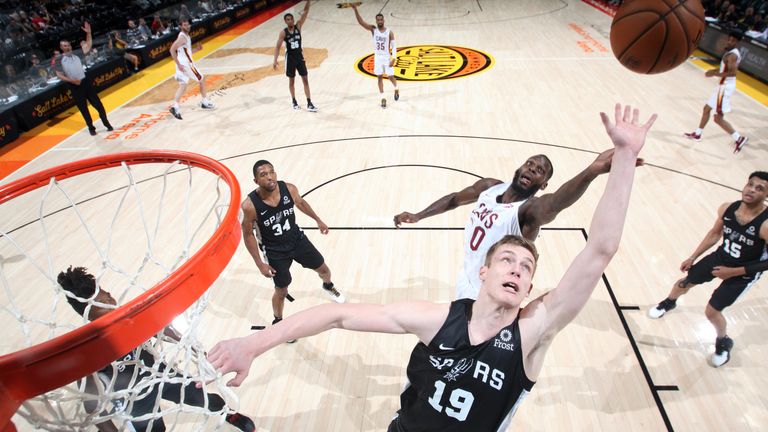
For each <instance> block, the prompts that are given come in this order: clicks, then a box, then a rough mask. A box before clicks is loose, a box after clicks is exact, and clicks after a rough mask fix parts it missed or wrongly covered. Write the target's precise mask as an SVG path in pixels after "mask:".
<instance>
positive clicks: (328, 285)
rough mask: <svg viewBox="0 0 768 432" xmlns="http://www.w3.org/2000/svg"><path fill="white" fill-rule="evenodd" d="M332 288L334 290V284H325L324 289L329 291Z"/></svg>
mask: <svg viewBox="0 0 768 432" xmlns="http://www.w3.org/2000/svg"><path fill="white" fill-rule="evenodd" d="M331 288H333V282H328V283H325V282H323V289H326V290H329V289H331Z"/></svg>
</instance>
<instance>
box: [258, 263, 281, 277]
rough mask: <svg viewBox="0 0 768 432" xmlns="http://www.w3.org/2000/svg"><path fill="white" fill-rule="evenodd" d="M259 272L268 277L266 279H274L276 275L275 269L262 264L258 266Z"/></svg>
mask: <svg viewBox="0 0 768 432" xmlns="http://www.w3.org/2000/svg"><path fill="white" fill-rule="evenodd" d="M259 271H260V272H261V274H263V275H264V277H268V278H271V277H274V276H275V274H277V272H276V271H275V269H273V268H272V266H271V265H269V264H262V265H260V266H259Z"/></svg>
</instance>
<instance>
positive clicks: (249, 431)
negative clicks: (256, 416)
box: [226, 413, 256, 432]
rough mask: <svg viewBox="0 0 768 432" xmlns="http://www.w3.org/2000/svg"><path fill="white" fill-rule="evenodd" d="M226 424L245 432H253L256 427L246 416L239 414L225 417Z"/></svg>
mask: <svg viewBox="0 0 768 432" xmlns="http://www.w3.org/2000/svg"><path fill="white" fill-rule="evenodd" d="M226 420H227V423H229V424H231V425H232V426H234V427H236V428H238V429H240V430H241V431H245V432H254V431H255V430H256V425H255V424H253V420H251V418H250V417H248V416H246V415H242V414H240V413H234V414H229V415H227V417H226Z"/></svg>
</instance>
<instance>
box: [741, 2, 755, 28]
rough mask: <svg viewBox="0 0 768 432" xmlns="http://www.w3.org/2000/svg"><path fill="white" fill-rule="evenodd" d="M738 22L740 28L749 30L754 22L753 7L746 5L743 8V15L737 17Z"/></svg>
mask: <svg viewBox="0 0 768 432" xmlns="http://www.w3.org/2000/svg"><path fill="white" fill-rule="evenodd" d="M738 22H739V27H741V29H742V30H749V29H750V28H752V24H754V23H755V9H754V8H752V7H748V8H747V9H746V10H744V15H742V17H741V18H739V21H738Z"/></svg>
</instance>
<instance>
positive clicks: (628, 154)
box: [208, 104, 656, 432]
mask: <svg viewBox="0 0 768 432" xmlns="http://www.w3.org/2000/svg"><path fill="white" fill-rule="evenodd" d="M615 110H616V112H615V121H616V124H615V125H614V124H612V123H611V121H610V120H609V119H608V116H607V115H605V114H604V113H601V117H602V120H603V124H604V125H605V128H606V131H607V132H608V136H609V137H610V138H611V140H612V141H613V144H614V146H615V149H616V151H615V152H614V154H613V161H612V166H611V171H610V174H609V176H608V182H607V185H606V188H605V191H604V192H603V195H602V197H601V198H600V202H599V203H598V205H597V209H596V210H595V214H594V216H593V218H592V224H591V226H590V230H589V240H587V244H586V246H585V247H584V249H583V250H582V251H581V252H580V253H579V254H578V255H577V256H576V258H575V259H574V260H573V262H572V263H571V265H570V267H569V268H568V270H567V271H566V272H565V274H564V275H563V277H562V279H561V280H560V282H559V283H558V284H557V286H556V287H555V288H554V289H553V290H551V291H549V292H547V293H544V294H542V295H541V296H539V297H538V298H536V299H535V300H533V301H531V302H530V303H529V304H528V305H526V306H525V308H522V307H521V304H522V302H523V300H524V299H525V298H526V297H527V296H528V295H529V294H530V291H531V288H532V278H533V274H534V271H535V269H536V260H537V253H536V248H535V246H534V245H533V243H531V242H529V241H527V240H525V239H524V238H522V237H517V236H507V237H505V238H503V239H502V240H501V241H499V242H498V243H497V244H495V245H494V247H492V248H491V250H489V251H488V257H487V259H486V263H485V265H484V266H483V267H482V268H481V269H480V279H481V280H482V287H481V288H480V294H479V296H478V298H477V300H471V299H462V300H456V301H454V302H453V303H451V304H435V303H430V302H404V303H395V304H390V305H371V304H345V305H322V306H317V307H314V308H311V309H308V310H306V311H303V312H299V313H297V314H295V315H293V316H291V317H289V318H287V319H286V320H284V321H283V322H282V323H280V324H279V325H277V326H273V327H270V328H268V329H267V330H265V331H263V332H260V333H255V334H252V335H250V336H247V337H244V338H237V339H231V340H227V341H223V342H219V343H218V344H216V346H214V348H213V349H212V350H211V351H210V353H209V355H208V358H209V360H210V361H211V362H212V364H213V366H214V367H215V368H217V369H218V370H219V371H220V372H222V373H224V374H226V373H229V372H236V376H235V377H234V378H233V379H232V380H231V381H229V383H228V385H232V386H238V385H240V384H241V383H242V382H243V380H244V379H245V378H246V377H247V376H248V373H249V369H250V366H251V363H252V362H253V359H254V358H256V357H257V356H259V355H261V354H263V353H264V352H266V351H267V350H269V349H271V348H273V347H275V346H277V345H278V344H280V343H282V342H284V341H286V340H289V339H293V338H297V337H305V336H310V335H314V334H317V333H320V332H323V331H326V330H330V329H333V328H341V329H347V330H356V331H366V332H382V333H398V334H402V333H411V334H414V335H416V336H417V337H418V338H419V340H420V343H419V344H418V345H416V347H415V348H414V350H413V353H412V354H411V358H410V362H409V364H408V369H407V373H408V382H409V385H408V387H406V389H405V390H404V392H403V394H402V396H401V408H400V410H399V411H398V414H397V416H396V417H395V419H394V420H393V421H392V423H391V424H390V426H389V429H388V430H389V432H408V431H413V430H420V431H426V430H429V431H446V430H451V431H453V432H459V431H462V432H463V431H473V432H474V431H495V430H506V425H507V424H508V423H509V422H510V421H511V417H512V415H513V414H514V411H515V408H516V407H517V405H518V402H519V401H520V400H521V399H522V398H523V397H524V396H525V395H526V394H527V393H528V392H529V391H530V390H531V388H532V387H533V385H534V383H535V381H536V379H537V378H538V376H539V372H540V371H541V367H542V364H543V362H544V356H545V354H546V352H547V349H548V348H549V346H550V344H551V343H552V340H553V339H554V337H555V336H556V335H557V333H558V332H559V331H560V330H562V329H563V328H564V327H565V326H566V325H567V324H568V323H570V322H571V320H573V319H574V318H575V317H576V315H577V314H578V313H579V312H580V311H581V309H582V308H583V307H584V305H585V304H586V302H587V300H589V297H590V296H591V294H592V291H593V290H594V288H595V286H596V285H597V282H598V280H599V279H600V277H601V275H602V274H603V271H604V270H605V268H606V267H607V266H608V263H609V262H610V261H611V259H612V258H613V256H614V254H615V253H616V251H617V250H618V247H619V242H620V240H621V234H622V231H623V228H624V220H625V218H626V213H627V207H628V205H629V198H630V192H631V190H632V183H633V179H634V173H635V163H636V161H637V155H638V153H639V152H640V149H641V148H642V147H643V144H644V143H645V136H646V133H647V132H648V130H649V128H650V127H651V125H652V124H653V122H654V120H655V118H656V116H655V115H653V116H651V118H650V120H648V122H647V123H645V124H644V125H640V124H639V123H638V122H639V112H638V110H636V109H635V110H632V109H631V108H630V107H629V106H627V107H625V109H624V110H623V114H622V108H621V106H620V105H618V104H617V105H616V109H615Z"/></svg>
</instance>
